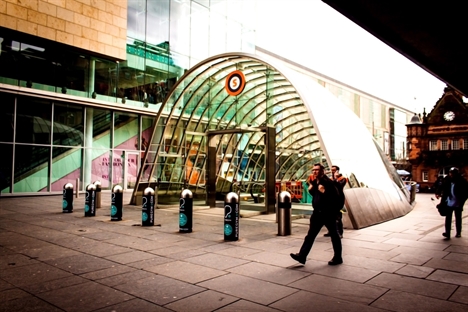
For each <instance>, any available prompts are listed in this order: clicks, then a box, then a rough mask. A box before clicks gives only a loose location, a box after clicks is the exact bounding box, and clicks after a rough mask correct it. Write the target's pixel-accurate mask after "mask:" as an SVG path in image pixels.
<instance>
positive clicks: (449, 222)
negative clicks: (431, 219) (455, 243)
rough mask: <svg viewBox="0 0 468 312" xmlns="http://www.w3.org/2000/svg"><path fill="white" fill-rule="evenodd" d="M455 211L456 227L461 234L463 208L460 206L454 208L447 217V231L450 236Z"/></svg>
mask: <svg viewBox="0 0 468 312" xmlns="http://www.w3.org/2000/svg"><path fill="white" fill-rule="evenodd" d="M453 212H455V229H456V230H457V234H461V229H462V212H463V211H462V210H461V209H460V208H455V209H452V210H451V211H450V212H449V213H448V214H447V216H446V217H445V233H447V235H448V236H450V230H451V229H452V215H453Z"/></svg>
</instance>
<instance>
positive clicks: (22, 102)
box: [16, 97, 52, 144]
mask: <svg viewBox="0 0 468 312" xmlns="http://www.w3.org/2000/svg"><path fill="white" fill-rule="evenodd" d="M51 115H52V105H51V104H50V102H49V101H46V100H41V99H34V98H30V97H19V98H18V105H17V110H16V125H17V126H16V142H21V143H35V144H50V131H51V117H52V116H51Z"/></svg>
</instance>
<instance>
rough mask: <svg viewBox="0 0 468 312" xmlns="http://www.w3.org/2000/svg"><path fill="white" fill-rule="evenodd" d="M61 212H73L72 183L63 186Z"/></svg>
mask: <svg viewBox="0 0 468 312" xmlns="http://www.w3.org/2000/svg"><path fill="white" fill-rule="evenodd" d="M62 212H63V213H71V212H73V184H71V183H67V184H65V185H64V186H63V199H62Z"/></svg>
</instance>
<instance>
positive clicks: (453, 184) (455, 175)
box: [435, 167, 468, 240]
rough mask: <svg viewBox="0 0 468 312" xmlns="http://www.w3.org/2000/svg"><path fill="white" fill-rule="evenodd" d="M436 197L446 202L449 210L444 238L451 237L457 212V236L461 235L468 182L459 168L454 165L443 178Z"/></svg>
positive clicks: (467, 194) (467, 195)
mask: <svg viewBox="0 0 468 312" xmlns="http://www.w3.org/2000/svg"><path fill="white" fill-rule="evenodd" d="M435 196H436V198H441V200H440V202H441V203H442V204H445V205H446V206H447V207H448V208H449V211H448V213H447V215H446V216H445V232H444V233H442V236H444V237H445V238H444V240H449V239H450V230H451V229H452V215H453V213H454V212H455V229H456V230H457V233H456V235H455V237H461V230H462V212H463V205H464V204H465V201H466V199H467V198H468V182H467V181H466V180H465V178H463V177H462V176H461V175H460V172H459V170H458V168H456V167H452V168H450V170H449V174H448V175H447V176H446V177H445V178H444V179H443V181H442V184H441V186H440V187H439V188H438V189H437V190H436V194H435Z"/></svg>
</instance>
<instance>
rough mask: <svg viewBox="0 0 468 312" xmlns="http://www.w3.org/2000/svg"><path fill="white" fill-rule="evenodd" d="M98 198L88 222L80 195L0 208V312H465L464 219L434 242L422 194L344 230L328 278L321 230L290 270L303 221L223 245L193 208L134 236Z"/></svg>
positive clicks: (246, 223)
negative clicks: (395, 213)
mask: <svg viewBox="0 0 468 312" xmlns="http://www.w3.org/2000/svg"><path fill="white" fill-rule="evenodd" d="M102 196H103V199H102V208H99V209H97V213H96V216H95V217H84V196H83V195H81V196H80V197H79V198H75V199H74V212H73V213H71V214H65V213H62V196H34V197H22V198H19V197H18V198H5V197H4V198H0V311H9V312H10V311H48V312H49V311H79V312H85V311H123V312H126V311H139V312H141V311H191V312H196V311H364V312H366V311H464V312H466V311H468V231H467V230H468V218H467V216H468V212H467V210H468V209H467V207H466V206H465V211H464V216H465V218H464V219H463V228H464V232H462V237H461V238H455V237H452V239H451V240H449V241H444V240H443V237H442V235H441V234H442V232H443V231H444V229H443V224H444V219H443V218H442V217H440V216H439V214H438V212H437V210H436V209H435V206H434V203H433V202H432V201H431V196H433V195H431V194H418V195H417V198H416V201H417V203H416V205H415V207H414V210H413V211H412V212H410V213H409V214H408V215H406V216H404V217H401V218H398V219H395V220H392V221H389V222H385V223H382V224H378V225H375V226H371V227H368V228H364V229H360V230H353V229H346V230H345V234H344V238H343V240H342V242H343V260H344V263H343V264H342V265H338V266H329V265H327V262H328V261H329V260H330V259H331V258H332V255H333V252H332V245H331V242H330V238H327V237H323V234H324V233H325V231H326V229H325V228H324V229H323V230H322V232H321V233H320V234H319V237H318V238H317V240H316V243H315V244H314V246H313V248H312V251H311V253H310V254H309V257H308V260H307V263H306V264H305V265H300V264H299V263H297V262H295V261H294V260H292V259H291V258H290V256H289V254H290V253H291V252H294V253H295V252H298V250H299V247H300V246H301V244H302V241H303V238H304V236H305V234H306V232H307V229H308V222H309V220H308V218H307V217H304V218H294V219H293V221H292V235H288V236H278V235H277V234H278V225H277V223H276V222H275V215H255V214H251V216H249V217H244V218H241V219H240V235H239V236H240V239H239V240H238V241H236V242H226V241H224V234H223V226H224V219H223V213H224V209H223V208H211V209H209V208H207V207H204V206H197V207H195V209H194V216H193V218H194V224H193V232H192V233H185V234H184V233H179V209H178V206H164V207H159V208H158V209H156V211H155V225H154V226H152V227H142V226H141V215H142V211H141V207H138V206H130V205H125V206H124V210H123V220H122V221H114V222H111V221H110V193H106V192H103V193H102ZM129 196H130V194H129V193H125V196H124V202H128V201H129ZM245 215H248V214H247V213H245ZM452 234H454V231H452Z"/></svg>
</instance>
